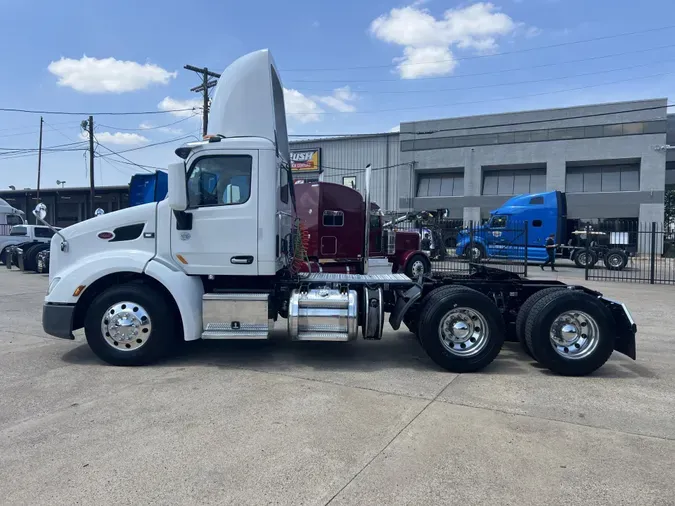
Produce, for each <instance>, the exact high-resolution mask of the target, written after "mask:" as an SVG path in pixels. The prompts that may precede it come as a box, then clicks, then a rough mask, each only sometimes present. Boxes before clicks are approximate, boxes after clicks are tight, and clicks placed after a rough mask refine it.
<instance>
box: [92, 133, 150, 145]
mask: <svg viewBox="0 0 675 506" xmlns="http://www.w3.org/2000/svg"><path fill="white" fill-rule="evenodd" d="M94 138H95V139H96V140H97V141H98V142H100V143H101V144H117V145H119V146H137V145H139V144H146V143H148V142H150V141H149V140H148V139H147V138H146V137H143V136H142V135H139V134H132V133H128V132H114V133H110V132H96V133H95V134H94ZM80 139H82V140H83V141H87V140H89V134H88V133H87V132H81V133H80Z"/></svg>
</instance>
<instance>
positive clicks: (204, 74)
mask: <svg viewBox="0 0 675 506" xmlns="http://www.w3.org/2000/svg"><path fill="white" fill-rule="evenodd" d="M183 68H184V69H185V70H191V71H192V72H196V73H197V74H201V78H202V84H200V85H199V86H195V87H194V88H191V89H190V91H194V92H197V93H202V94H203V96H204V111H203V118H202V120H203V121H202V135H206V134H207V133H208V130H209V88H213V87H214V86H215V85H216V84H217V83H218V81H216V79H218V78H219V77H220V74H217V73H216V72H211V71H210V70H209V69H208V68H206V67H204V68H199V67H195V66H193V65H185V66H184V67H183ZM209 77H215V78H216V79H212V80H211V81H209Z"/></svg>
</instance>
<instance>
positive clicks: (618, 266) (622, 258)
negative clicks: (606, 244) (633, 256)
mask: <svg viewBox="0 0 675 506" xmlns="http://www.w3.org/2000/svg"><path fill="white" fill-rule="evenodd" d="M603 261H604V263H605V267H607V268H608V269H609V270H611V271H621V270H623V269H624V268H625V267H626V265H627V264H628V255H626V252H625V251H623V250H620V249H619V248H613V249H610V250H609V251H608V252H607V253H606V254H605V258H604V259H603Z"/></svg>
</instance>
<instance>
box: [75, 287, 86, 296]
mask: <svg viewBox="0 0 675 506" xmlns="http://www.w3.org/2000/svg"><path fill="white" fill-rule="evenodd" d="M86 287H87V285H80V286H78V287H77V288H75V291H74V292H73V297H79V296H80V294H81V293H82V292H84V289H85V288H86Z"/></svg>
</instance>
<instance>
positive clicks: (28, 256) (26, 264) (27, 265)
mask: <svg viewBox="0 0 675 506" xmlns="http://www.w3.org/2000/svg"><path fill="white" fill-rule="evenodd" d="M48 248H49V244H36V245H34V246H31V247H30V248H28V250H27V251H24V253H23V270H24V271H35V270H36V269H37V255H38V253H39V252H40V251H44V250H46V249H48Z"/></svg>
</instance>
